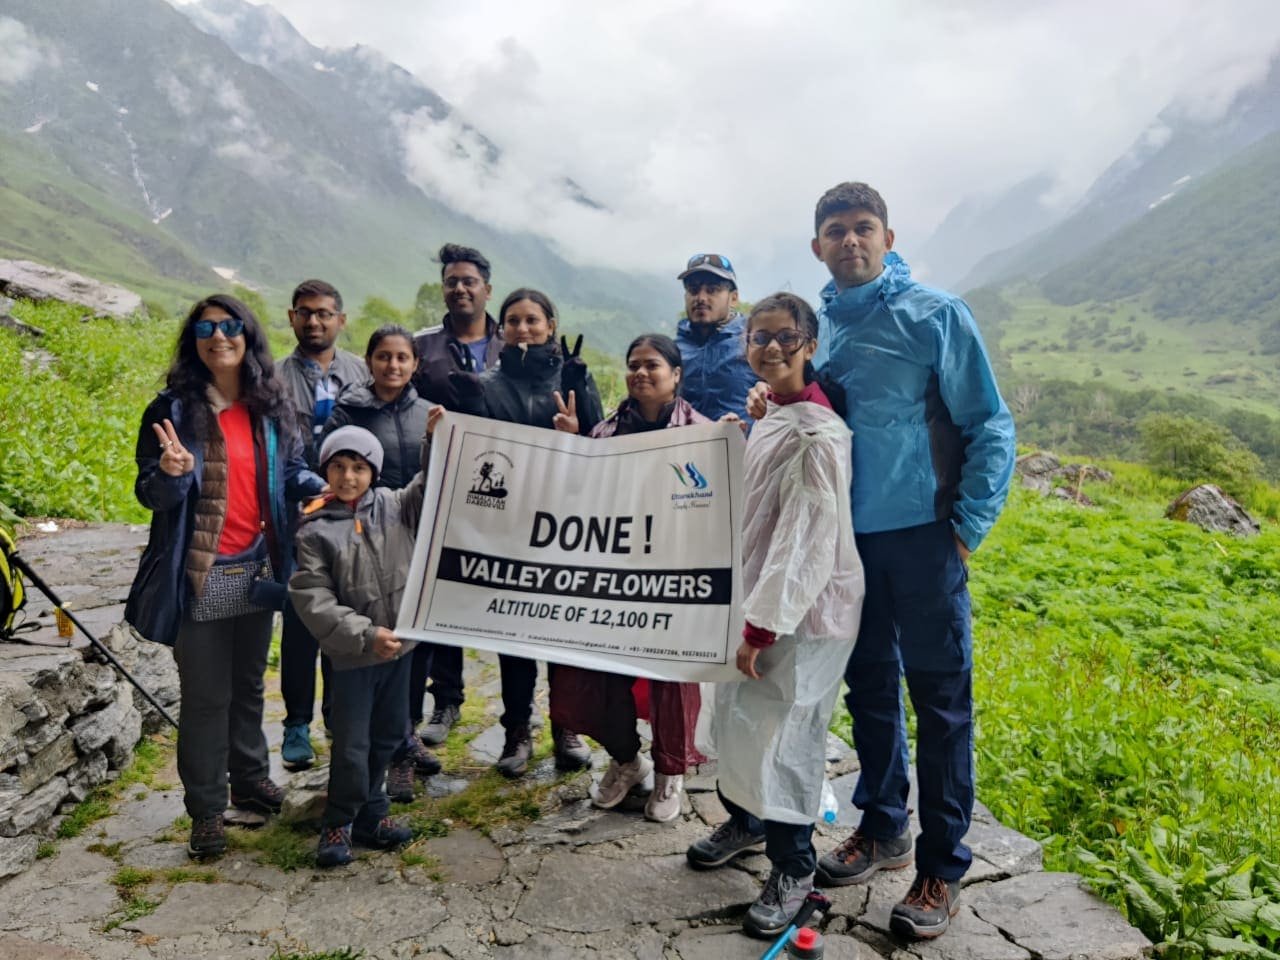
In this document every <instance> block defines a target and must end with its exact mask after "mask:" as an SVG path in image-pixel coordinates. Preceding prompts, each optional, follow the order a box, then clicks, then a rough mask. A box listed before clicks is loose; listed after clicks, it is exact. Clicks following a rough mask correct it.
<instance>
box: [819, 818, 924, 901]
mask: <svg viewBox="0 0 1280 960" xmlns="http://www.w3.org/2000/svg"><path fill="white" fill-rule="evenodd" d="M911 860H912V853H911V831H910V830H905V831H903V833H902V836H900V837H894V838H893V839H892V840H872V839H871V838H870V837H868V836H866V835H865V834H864V833H863V832H862V831H861V830H855V831H853V833H851V834H850V835H849V839H847V840H845V842H844V843H842V844H840V846H838V847H836V848H835V849H834V850H832V851H831V852H830V853H828V854H824V855H823V856H822V857H821V858H819V860H818V882H819V883H820V884H821V885H822V886H824V887H843V886H847V885H849V884H851V883H866V882H867V881H868V880H870V879H871V877H872V876H873V875H874V874H875V873H876V871H877V870H899V869H901V868H902V867H905V866H907V865H908V864H909V863H911Z"/></svg>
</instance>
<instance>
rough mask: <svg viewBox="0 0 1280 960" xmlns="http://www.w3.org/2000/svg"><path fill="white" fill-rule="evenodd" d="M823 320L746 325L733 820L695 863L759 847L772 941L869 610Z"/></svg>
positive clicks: (753, 319)
mask: <svg viewBox="0 0 1280 960" xmlns="http://www.w3.org/2000/svg"><path fill="white" fill-rule="evenodd" d="M817 335H818V320H817V317H816V316H815V315H814V312H813V309H812V308H811V307H810V306H809V304H807V303H806V302H805V301H804V300H803V299H801V298H800V297H797V296H795V295H794V294H789V293H778V294H774V295H773V296H771V297H768V298H766V299H765V300H762V301H761V302H760V303H758V304H757V305H756V307H755V309H754V310H752V312H751V316H750V318H749V320H748V322H747V360H748V362H749V363H750V364H751V367H752V369H753V370H755V372H756V373H757V374H758V375H759V376H760V377H761V378H762V379H763V380H765V381H766V382H767V383H768V385H769V397H768V400H769V403H768V413H767V415H766V416H765V417H764V418H763V419H762V420H759V421H757V422H756V425H755V427H754V428H753V429H752V432H751V438H750V440H749V441H748V443H747V452H746V478H745V487H746V503H745V510H744V517H745V530H744V537H743V563H742V567H743V570H742V574H743V589H744V591H745V593H746V600H745V603H744V606H743V612H744V615H745V617H746V621H747V623H746V627H745V628H744V630H743V643H742V646H741V647H739V649H738V654H737V663H738V669H739V670H741V671H742V672H743V673H744V674H745V675H746V677H747V679H744V680H742V681H741V682H738V683H722V684H719V685H717V687H716V700H715V715H714V721H713V726H712V729H713V735H714V740H715V744H716V748H717V751H718V753H719V757H720V759H719V766H718V770H719V790H720V798H721V801H722V802H723V803H724V806H725V809H726V810H728V811H729V814H730V817H729V820H728V821H727V822H726V823H724V824H723V825H721V826H720V827H719V828H717V829H716V831H715V832H714V833H712V834H711V835H710V836H709V837H706V838H704V839H702V840H699V841H697V842H696V843H694V844H693V845H692V846H691V847H690V848H689V851H688V859H689V863H690V865H692V866H694V867H697V868H701V869H707V868H711V867H718V866H720V865H722V864H724V863H727V862H728V861H729V860H731V859H732V858H733V857H734V856H736V855H737V854H739V853H742V852H744V851H746V850H749V849H752V848H756V847H758V846H759V845H760V844H761V843H762V842H763V843H764V844H765V853H766V855H767V856H768V857H769V861H770V864H771V866H772V870H771V872H770V875H769V879H768V881H767V882H766V883H765V887H764V891H763V892H762V893H761V895H760V898H759V899H758V900H757V901H756V902H755V903H754V904H752V906H751V908H750V909H749V910H748V911H747V916H746V918H745V920H744V921H743V926H744V928H745V929H746V932H747V933H750V934H753V935H756V936H761V937H773V936H776V935H777V934H778V933H780V932H781V931H782V930H784V929H786V927H787V926H788V925H789V924H790V923H791V919H792V918H793V917H794V916H795V914H796V912H797V911H798V910H799V909H800V906H801V904H802V903H803V902H804V898H805V897H806V896H807V895H808V894H809V892H810V891H811V890H812V889H813V873H814V868H815V866H816V854H815V852H814V849H813V842H812V837H813V824H814V821H815V820H816V819H817V817H818V815H819V806H820V804H821V797H822V786H823V782H824V780H825V777H826V765H825V764H826V740H827V726H828V725H829V724H830V722H831V712H832V710H833V709H834V707H835V701H836V695H837V693H838V692H839V687H840V681H841V679H842V678H843V676H844V669H845V664H846V662H847V661H848V659H849V653H850V651H852V649H853V643H854V639H855V637H856V636H857V633H858V624H859V618H860V614H861V610H862V598H863V594H864V584H863V575H862V563H861V561H860V560H859V559H858V552H857V549H856V548H855V546H854V540H853V522H852V519H851V517H850V509H849V483H850V436H851V435H850V433H849V429H848V427H846V426H845V424H844V421H843V420H842V419H841V417H840V416H839V415H838V414H837V413H836V412H835V411H834V410H833V409H832V404H831V401H830V399H829V398H828V396H827V394H826V393H825V392H824V391H823V389H822V387H821V386H819V384H818V383H817V382H816V381H814V379H813V374H812V367H811V366H810V365H809V359H810V358H811V357H812V356H813V353H814V350H815V349H816V346H817Z"/></svg>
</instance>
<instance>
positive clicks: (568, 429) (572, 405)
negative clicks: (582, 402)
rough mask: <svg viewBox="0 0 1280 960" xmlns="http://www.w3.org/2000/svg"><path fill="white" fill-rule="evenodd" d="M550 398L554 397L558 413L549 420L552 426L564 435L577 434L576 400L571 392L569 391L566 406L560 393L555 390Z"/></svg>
mask: <svg viewBox="0 0 1280 960" xmlns="http://www.w3.org/2000/svg"><path fill="white" fill-rule="evenodd" d="M551 396H553V397H555V401H556V409H557V410H559V411H560V412H559V413H557V414H556V415H555V416H554V417H552V418H551V422H552V424H554V425H555V428H556V429H557V430H562V431H564V432H565V433H577V432H578V398H577V397H576V396H575V395H574V392H573V391H572V390H570V391H569V403H568V405H567V406H566V405H565V402H564V398H563V397H562V396H560V391H559V390H556V391H555V392H554V393H552V394H551Z"/></svg>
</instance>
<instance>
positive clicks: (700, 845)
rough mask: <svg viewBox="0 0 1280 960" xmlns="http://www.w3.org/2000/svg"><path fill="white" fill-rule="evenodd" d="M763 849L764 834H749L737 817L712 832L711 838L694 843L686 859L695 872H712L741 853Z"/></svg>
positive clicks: (686, 854) (690, 846) (686, 853)
mask: <svg viewBox="0 0 1280 960" xmlns="http://www.w3.org/2000/svg"><path fill="white" fill-rule="evenodd" d="M763 848H764V834H763V833H749V832H748V831H747V829H746V828H745V827H744V826H742V824H740V823H739V822H738V821H737V819H736V818H735V817H730V818H729V819H728V820H726V821H725V822H724V823H722V824H720V826H718V827H716V828H715V830H713V831H711V836H709V837H703V838H702V839H701V840H695V841H693V843H691V844H690V845H689V849H688V850H687V851H686V852H685V858H686V859H687V860H688V861H689V866H691V867H693V868H694V869H695V870H710V869H711V868H713V867H720V866H724V864H726V863H728V862H729V861H730V860H732V859H733V858H734V857H736V856H737V855H738V854H740V853H746V852H747V851H748V850H760V849H763Z"/></svg>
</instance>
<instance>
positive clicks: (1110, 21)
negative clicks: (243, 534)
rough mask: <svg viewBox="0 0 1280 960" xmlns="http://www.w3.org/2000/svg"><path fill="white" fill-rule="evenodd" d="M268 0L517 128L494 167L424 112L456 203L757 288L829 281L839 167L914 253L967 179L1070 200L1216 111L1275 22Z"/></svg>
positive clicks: (835, 3)
mask: <svg viewBox="0 0 1280 960" xmlns="http://www.w3.org/2000/svg"><path fill="white" fill-rule="evenodd" d="M275 6H276V7H277V8H279V9H280V10H282V11H283V12H284V13H285V14H286V16H288V17H289V18H290V19H291V20H293V22H294V23H295V25H296V26H297V27H298V28H299V29H300V30H301V31H302V33H303V34H304V35H306V36H307V37H308V38H309V39H311V40H312V41H313V42H316V43H320V44H326V45H332V46H349V45H350V44H351V43H353V42H360V43H368V44H370V45H372V46H374V47H376V48H378V49H380V50H382V51H384V52H385V53H386V54H387V55H388V56H389V57H390V58H391V59H392V60H394V61H396V62H398V63H401V64H402V65H404V66H406V67H407V68H409V69H411V70H412V71H414V72H415V73H416V74H417V76H419V77H420V78H421V79H422V80H423V81H424V82H426V83H427V84H428V85H430V86H432V87H433V88H434V89H436V90H437V91H438V92H440V93H441V94H442V95H443V96H444V97H445V98H446V99H448V100H449V101H450V102H452V103H453V104H454V105H455V107H456V108H457V112H458V116H459V117H461V118H463V119H464V120H465V121H466V122H468V123H471V124H474V125H475V127H476V128H478V129H479V130H481V131H482V132H483V134H484V135H485V137H487V138H488V139H489V140H491V141H492V142H494V143H495V144H496V145H497V146H498V147H499V148H500V150H501V152H502V157H501V160H500V161H499V162H498V164H497V165H496V166H495V167H492V168H490V169H488V170H486V169H484V167H483V164H482V163H480V161H478V160H468V159H467V158H466V156H463V155H462V154H459V153H458V151H457V144H458V143H463V144H464V145H465V143H466V139H467V138H466V135H465V131H464V130H462V128H461V127H460V126H459V125H458V124H456V123H455V124H452V125H439V124H435V125H433V124H431V123H429V122H427V120H426V119H418V118H413V119H411V120H408V121H406V123H405V131H406V144H407V149H408V165H409V168H410V171H411V173H412V175H413V176H414V177H415V179H417V180H418V181H419V182H420V183H422V184H423V185H424V186H425V187H426V188H427V189H431V190H433V191H435V192H437V193H439V194H440V195H441V196H444V197H445V198H446V199H447V200H449V202H450V203H451V204H454V205H456V206H458V207H459V208H460V209H461V210H463V211H465V212H468V213H471V214H473V215H476V216H479V217H481V218H482V219H486V220H489V221H490V222H494V223H497V224H500V225H502V226H509V227H513V228H518V229H526V230H530V231H532V232H534V233H538V234H541V235H543V236H546V237H548V238H550V239H552V240H553V241H554V242H555V243H556V245H557V246H558V247H559V249H560V250H562V251H563V252H564V253H565V254H566V255H567V256H568V257H570V258H571V259H573V260H576V261H578V262H583V263H597V264H604V265H609V266H617V267H623V268H629V269H658V270H663V271H672V272H674V268H675V267H677V266H678V265H679V263H680V262H681V261H683V259H684V258H685V257H687V256H688V254H689V253H692V252H694V251H698V250H717V251H723V252H725V253H729V254H730V255H732V256H733V257H734V259H735V260H737V261H738V263H739V266H740V273H741V274H742V275H743V276H744V277H757V278H759V284H755V283H752V282H751V281H749V280H748V281H747V282H746V283H745V284H744V285H745V286H746V287H747V291H746V292H747V293H748V294H758V293H762V292H765V290H764V289H763V288H764V287H768V288H773V287H777V286H782V285H786V284H791V285H792V286H793V287H795V288H796V289H798V290H801V291H809V292H811V291H812V289H813V287H814V284H815V283H816V282H817V281H820V280H821V275H822V274H821V270H820V269H819V267H818V266H817V265H816V264H814V263H813V261H812V258H811V257H810V256H809V255H808V253H807V241H808V237H809V236H811V234H812V222H811V216H812V210H813V204H814V201H815V200H816V198H817V196H818V195H819V194H820V193H821V192H822V191H823V190H824V189H825V188H826V187H828V186H830V185H831V184H833V183H836V182H838V181H841V180H846V179H863V180H867V181H869V182H871V183H872V184H874V185H876V186H877V187H879V188H880V189H881V190H882V192H883V193H884V194H885V196H886V198H887V200H888V203H889V209H890V214H891V217H892V219H893V222H894V226H895V227H896V229H897V233H898V240H899V245H900V247H902V248H903V249H904V251H905V252H907V254H908V256H909V255H910V251H911V249H912V248H913V247H915V246H918V245H919V244H921V243H922V242H923V241H924V239H925V238H926V237H927V235H928V234H929V232H930V231H931V230H932V229H933V228H934V227H935V226H936V225H937V223H938V222H939V221H940V220H941V219H942V217H943V216H945V214H946V213H947V211H948V210H949V209H950V208H951V207H952V206H954V205H955V204H956V203H958V202H959V201H961V200H962V199H963V198H965V197H966V196H969V195H972V194H978V193H991V192H994V191H998V190H1000V189H1003V188H1004V187H1007V186H1009V185H1011V184H1013V183H1015V182H1018V181H1021V180H1023V179H1025V178H1027V177H1029V176H1033V175H1036V174H1040V173H1046V174H1048V175H1049V176H1050V177H1051V179H1052V180H1053V182H1054V186H1053V188H1052V189H1051V190H1050V191H1049V193H1048V194H1047V197H1048V198H1049V200H1050V201H1051V202H1053V203H1055V204H1058V205H1061V206H1066V205H1068V204H1070V203H1071V202H1073V201H1074V200H1075V199H1077V198H1078V197H1079V196H1080V195H1081V194H1082V193H1083V191H1084V190H1086V189H1087V188H1088V186H1089V184H1090V183H1091V182H1092V181H1093V180H1094V179H1095V178H1096V177H1097V176H1098V174H1099V173H1100V172H1101V171H1102V170H1103V169H1105V168H1106V167H1107V166H1108V165H1109V164H1110V163H1111V162H1112V161H1114V160H1115V159H1116V158H1117V157H1119V156H1121V155H1122V154H1123V153H1124V152H1125V151H1126V150H1127V149H1128V148H1129V147H1130V145H1132V144H1133V143H1134V141H1135V140H1136V138H1138V137H1139V136H1140V135H1141V134H1142V132H1143V131H1144V129H1147V128H1148V127H1149V126H1150V125H1151V124H1152V122H1153V121H1154V119H1155V117H1156V116H1157V114H1158V113H1159V112H1160V111H1161V110H1162V109H1164V108H1165V107H1166V106H1167V105H1168V104H1170V103H1171V102H1177V103H1179V104H1181V105H1182V107H1183V108H1184V109H1185V111H1186V112H1187V113H1188V115H1192V116H1198V117H1205V116H1212V115H1214V114H1215V113H1220V112H1221V111H1222V110H1223V109H1224V108H1225V107H1226V106H1227V104H1229V103H1230V101H1231V98H1232V97H1233V96H1234V95H1235V94H1236V92H1238V91H1239V89H1240V88H1241V87H1242V86H1244V85H1247V84H1249V83H1252V82H1256V81H1257V80H1258V79H1260V78H1261V77H1262V76H1263V75H1264V73H1265V70H1266V67H1267V63H1268V61H1269V59H1270V58H1271V57H1272V56H1274V55H1275V54H1276V52H1277V43H1278V41H1280V5H1277V4H1275V3H1272V2H1270V0H1233V2H1227V3H1225V4H1216V5H1205V4H1202V3H1199V2H1198V0H1167V2H1160V3H1156V2H1154V0H1137V2H1133V3H1125V4H1116V3H1102V2H1088V0H1087V2H1084V3H1076V2H1071V3H1067V2H1057V3H1045V4H1025V3H1022V2H1014V0H974V2H972V3H969V4H966V5H964V6H963V7H959V6H957V5H953V4H950V3H943V2H942V0H925V2H921V3H917V4H913V5H908V6H903V5H883V4H882V5H867V4H850V3H847V2H846V0H814V2H812V3H808V4H802V5H795V4H787V5H782V4H755V5H748V6H743V5H742V4H739V3H736V2H735V3H731V2H729V0H704V2H703V3H701V4H698V5H697V6H695V7H690V6H689V5H687V4H683V3H677V2H676V0H654V2H651V3H649V4H644V5H630V6H621V5H606V6H601V5H598V4H587V3H584V2H580V0H546V2H544V3H539V4H515V3H509V4H501V3H500V4H496V5H494V4H484V5H466V4H454V5H449V6H446V7H442V8H437V9H433V11H432V14H431V16H430V17H424V16H422V15H421V12H420V8H419V6H418V5H417V4H415V3H412V2H410V0H366V2H365V3H363V4H362V5H361V10H360V15H359V17H358V18H357V17H355V16H354V15H352V14H351V13H350V12H348V11H344V10H342V9H340V8H338V5H332V4H314V3H311V2H309V0H276V2H275ZM464 149H465V148H464ZM465 152H466V153H469V154H470V156H471V157H472V158H475V157H479V156H481V154H479V153H477V152H476V151H475V150H474V149H465ZM566 177H568V178H571V179H572V180H573V181H574V182H576V183H577V184H580V185H581V187H582V189H583V191H584V193H585V194H586V195H587V196H589V197H591V198H592V199H594V200H596V201H597V202H599V203H600V204H602V205H603V206H604V207H605V208H606V210H607V212H606V213H602V212H601V211H592V210H590V209H589V208H586V207H584V206H582V205H581V204H574V203H573V202H572V201H571V200H570V199H569V198H568V195H567V191H566V190H565V189H564V187H563V180H564V178H566ZM753 288H754V289H753Z"/></svg>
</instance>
